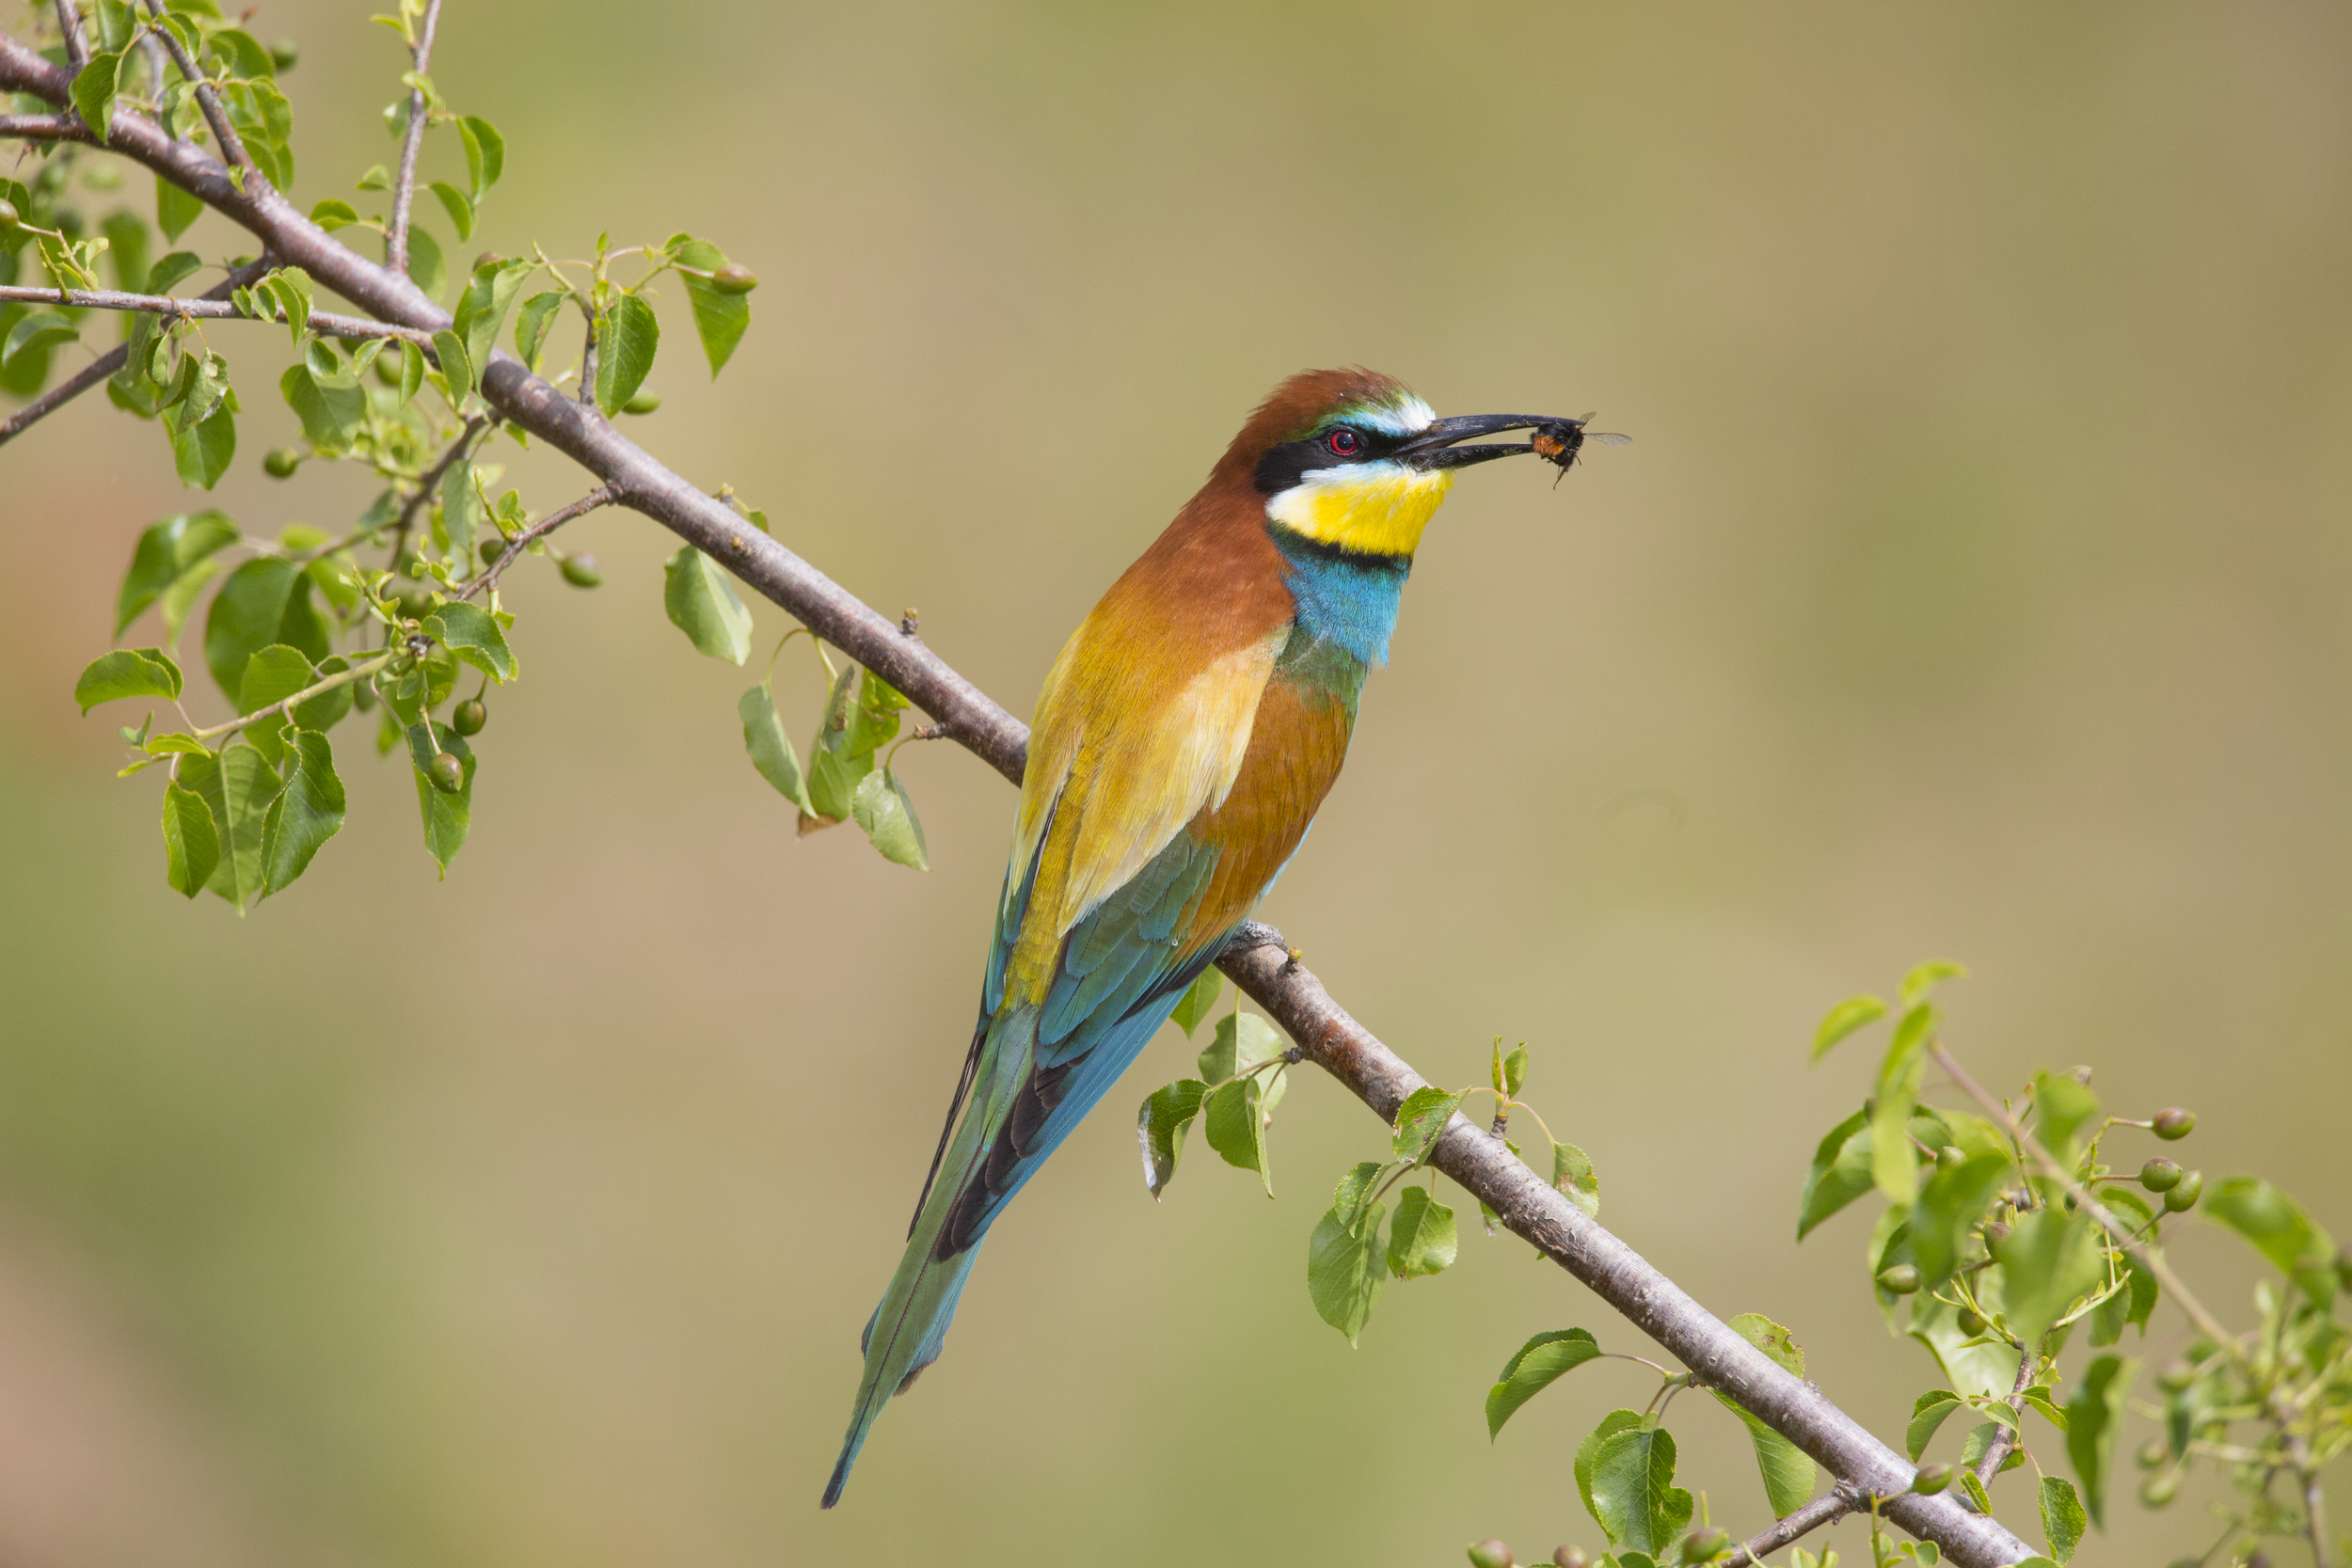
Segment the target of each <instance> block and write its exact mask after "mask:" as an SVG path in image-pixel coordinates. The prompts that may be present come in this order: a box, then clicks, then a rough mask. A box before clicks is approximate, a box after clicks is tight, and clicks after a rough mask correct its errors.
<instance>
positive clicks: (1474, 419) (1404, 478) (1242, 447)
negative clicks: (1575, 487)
mask: <svg viewBox="0 0 2352 1568" xmlns="http://www.w3.org/2000/svg"><path fill="white" fill-rule="evenodd" d="M1583 423H1584V421H1583V420H1566V419H1558V418H1540V417H1537V416H1534V415H1527V414H1470V415H1463V416H1457V417H1455V418H1453V419H1443V420H1441V419H1439V418H1438V416H1437V415H1436V414H1435V413H1434V412H1432V411H1431V409H1430V407H1429V405H1428V404H1425V403H1423V402H1422V400H1421V399H1420V398H1419V397H1417V396H1415V395H1414V393H1413V392H1412V390H1411V389H1410V388H1407V387H1406V385H1405V384H1404V383H1403V382H1401V381H1397V380H1395V379H1393V378H1392V377H1390V376H1385V375H1382V374H1380V373H1379V372H1375V371H1367V370H1361V369H1358V370H1343V371H1305V372H1300V373H1299V374H1297V375H1295V376H1292V377H1291V378H1290V379H1289V380H1288V381H1285V382H1283V383H1282V384H1281V385H1280V386H1279V387H1278V388H1275V389H1274V393H1273V395H1272V396H1270V397H1268V398H1267V399H1266V400H1265V402H1264V403H1263V404H1259V405H1258V409H1257V412H1255V413H1254V414H1252V415H1250V417H1249V421H1248V423H1247V424H1245V425H1243V426H1242V429H1241V434H1240V435H1238V436H1234V437H1233V444H1232V447H1231V448H1229V449H1228V450H1227V451H1226V453H1225V457H1224V460H1223V461H1222V462H1221V463H1219V464H1218V472H1219V474H1220V476H1223V477H1227V478H1229V479H1230V480H1232V481H1235V482H1241V481H1245V480H1246V482H1247V483H1249V484H1250V485H1252V486H1253V487H1254V488H1255V489H1256V490H1257V492H1258V493H1259V495H1261V496H1262V497H1263V498H1264V501H1265V511H1266V516H1267V518H1268V519H1269V520H1271V521H1272V522H1274V523H1276V524H1278V525H1279V526H1280V527H1282V528H1285V529H1288V530H1290V531H1294V532H1295V533H1298V534H1300V535H1303V536H1304V537H1306V538H1308V539H1311V540H1312V541H1314V542H1315V543H1317V544H1319V545H1324V546H1330V547H1333V548H1336V549H1341V550H1346V551H1349V552H1351V553H1354V554H1359V555H1377V556H1405V557H1409V556H1410V555H1411V554H1412V553H1413V551H1414V549H1415V547H1416V546H1419V545H1420V543H1421V534H1422V529H1424V528H1426V527H1427V526H1428V524H1429V519H1430V517H1431V515H1433V514H1435V513H1436V512H1437V510H1438V503H1440V502H1441V501H1443V500H1444V499H1445V497H1446V491H1447V490H1448V489H1450V488H1451V487H1452V486H1453V483H1454V473H1455V471H1456V470H1458V469H1462V468H1467V467H1470V466H1471V465H1472V464H1474V463H1484V462H1486V461H1488V460H1490V459H1492V458H1497V457H1508V456H1511V455H1512V454H1514V453H1517V452H1525V451H1537V452H1541V453H1542V454H1543V455H1544V456H1545V457H1546V458H1547V460H1548V461H1550V462H1554V463H1561V464H1562V465H1563V466H1564V467H1565V462H1566V461H1569V460H1573V458H1574V455H1575V451H1576V447H1577V445H1578V444H1579V443H1580V442H1581V439H1582V434H1583ZM1506 430H1534V431H1535V432H1536V433H1537V436H1538V437H1539V438H1540V444H1539V443H1538V442H1527V441H1509V442H1487V443H1483V444H1480V445H1476V446H1467V447H1466V446H1459V445H1456V443H1457V442H1461V441H1464V440H1468V439H1469V438H1470V437H1472V436H1491V435H1494V434H1496V433H1498V432H1501V431H1506ZM1555 454H1558V455H1555Z"/></svg>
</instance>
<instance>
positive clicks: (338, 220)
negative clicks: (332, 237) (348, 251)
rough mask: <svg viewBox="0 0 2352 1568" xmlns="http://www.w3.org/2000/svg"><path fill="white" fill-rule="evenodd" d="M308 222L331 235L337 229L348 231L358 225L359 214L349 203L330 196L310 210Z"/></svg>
mask: <svg viewBox="0 0 2352 1568" xmlns="http://www.w3.org/2000/svg"><path fill="white" fill-rule="evenodd" d="M310 221H311V222H312V223H315V224H317V225H318V226H319V227H320V228H321V229H324V230H326V231H327V232H328V233H330V234H331V233H333V232H334V231H335V230H338V229H348V228H350V227H351V226H352V225H353V224H355V223H358V221H359V212H358V208H356V207H354V206H352V204H351V203H350V202H348V201H341V200H338V199H336V198H334V197H331V196H330V197H328V198H326V200H324V201H322V202H320V203H318V205H316V206H314V207H312V208H311V209H310Z"/></svg>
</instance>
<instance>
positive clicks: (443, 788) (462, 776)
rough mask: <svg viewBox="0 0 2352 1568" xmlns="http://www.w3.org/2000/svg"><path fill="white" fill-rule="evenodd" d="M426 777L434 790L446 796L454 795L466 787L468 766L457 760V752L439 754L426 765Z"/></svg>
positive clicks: (436, 753) (435, 754)
mask: <svg viewBox="0 0 2352 1568" xmlns="http://www.w3.org/2000/svg"><path fill="white" fill-rule="evenodd" d="M424 776H425V778H426V779H427V780H429V781H430V782H431V783H432V785H433V787H434V788H436V789H437V790H439V791H440V792H441V793H442V794H444V795H454V794H456V793H457V792H458V791H459V790H461V789H463V788H465V787H466V765H465V764H464V763H462V762H459V761H458V760H457V753H456V752H435V753H434V755H433V760H432V761H431V762H429V763H427V764H426V765H425V769H424Z"/></svg>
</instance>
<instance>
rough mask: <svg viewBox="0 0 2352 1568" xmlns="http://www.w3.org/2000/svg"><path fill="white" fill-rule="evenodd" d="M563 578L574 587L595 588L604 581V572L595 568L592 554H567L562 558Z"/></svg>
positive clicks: (594, 559)
mask: <svg viewBox="0 0 2352 1568" xmlns="http://www.w3.org/2000/svg"><path fill="white" fill-rule="evenodd" d="M563 572H564V581H565V582H568V583H570V584H571V585H572V586H573V587H574V588H596V587H598V586H601V585H602V583H603V582H604V574H603V573H602V572H599V571H597V570H596V557H595V556H593V555H567V556H565V557H564V565H563Z"/></svg>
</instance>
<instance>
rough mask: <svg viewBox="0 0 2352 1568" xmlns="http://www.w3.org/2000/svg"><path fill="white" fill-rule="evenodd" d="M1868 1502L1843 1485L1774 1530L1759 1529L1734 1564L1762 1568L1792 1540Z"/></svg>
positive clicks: (1775, 1525) (1787, 1517)
mask: <svg viewBox="0 0 2352 1568" xmlns="http://www.w3.org/2000/svg"><path fill="white" fill-rule="evenodd" d="M1864 1500H1865V1499H1864V1498H1863V1497H1861V1496H1860V1495H1859V1494H1857V1493H1855V1492H1853V1491H1851V1490H1850V1489H1849V1488H1848V1487H1846V1486H1845V1485H1844V1484H1843V1483H1842V1482H1841V1483H1839V1484H1838V1485H1837V1486H1836V1487H1835V1488H1834V1489H1832V1490H1830V1491H1827V1492H1824V1493H1822V1494H1821V1495H1820V1497H1816V1498H1814V1499H1813V1500H1812V1501H1811V1502H1809V1503H1807V1504H1805V1505H1804V1507H1803V1508H1800V1509H1798V1510H1796V1511H1795V1512H1794V1513H1788V1514H1786V1515H1784V1516H1782V1517H1781V1518H1780V1519H1778V1520H1776V1521H1774V1522H1773V1524H1772V1527H1771V1528H1768V1529H1761V1530H1758V1531H1756V1534H1754V1535H1752V1536H1750V1537H1748V1538H1747V1540H1745V1541H1743V1542H1741V1543H1740V1547H1739V1549H1738V1550H1737V1551H1735V1552H1734V1553H1733V1554H1732V1559H1731V1560H1732V1561H1733V1562H1734V1563H1745V1564H1747V1565H1748V1568H1761V1564H1762V1563H1763V1561H1764V1554H1765V1553H1767V1552H1776V1551H1778V1550H1780V1549H1781V1548H1782V1547H1783V1546H1786V1545H1788V1544H1789V1543H1790V1542H1791V1541H1798V1540H1802V1539H1803V1538H1804V1537H1805V1536H1807V1535H1810V1534H1812V1533H1813V1532H1814V1531H1815V1530H1817V1529H1820V1528H1822V1527H1823V1526H1824V1525H1834V1524H1836V1523H1837V1521H1838V1520H1840V1519H1843V1518H1844V1517H1845V1516H1846V1515H1847V1514H1849V1513H1852V1512H1853V1511H1854V1510H1855V1509H1857V1508H1860V1507H1862V1506H1863V1503H1864Z"/></svg>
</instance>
